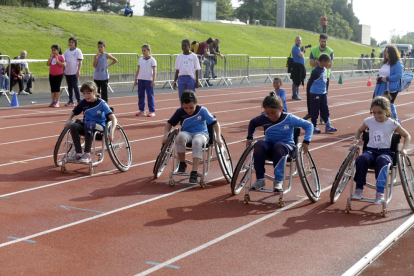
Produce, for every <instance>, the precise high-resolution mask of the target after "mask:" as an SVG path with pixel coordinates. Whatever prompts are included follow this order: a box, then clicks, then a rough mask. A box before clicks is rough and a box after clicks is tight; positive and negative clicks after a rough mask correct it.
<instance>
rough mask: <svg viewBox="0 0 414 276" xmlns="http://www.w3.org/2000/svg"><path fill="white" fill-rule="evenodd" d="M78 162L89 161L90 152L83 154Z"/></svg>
mask: <svg viewBox="0 0 414 276" xmlns="http://www.w3.org/2000/svg"><path fill="white" fill-rule="evenodd" d="M79 162H81V163H89V162H91V154H90V153H85V154H83V155H82V157H81V158H80V159H79Z"/></svg>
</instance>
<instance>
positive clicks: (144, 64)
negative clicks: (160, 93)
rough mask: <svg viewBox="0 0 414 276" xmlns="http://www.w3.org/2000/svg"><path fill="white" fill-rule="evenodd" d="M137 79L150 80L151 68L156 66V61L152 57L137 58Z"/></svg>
mask: <svg viewBox="0 0 414 276" xmlns="http://www.w3.org/2000/svg"><path fill="white" fill-rule="evenodd" d="M138 67H139V72H138V77H137V79H138V80H149V81H152V68H153V67H157V61H156V60H155V59H154V58H150V59H144V58H140V59H139V60H138Z"/></svg>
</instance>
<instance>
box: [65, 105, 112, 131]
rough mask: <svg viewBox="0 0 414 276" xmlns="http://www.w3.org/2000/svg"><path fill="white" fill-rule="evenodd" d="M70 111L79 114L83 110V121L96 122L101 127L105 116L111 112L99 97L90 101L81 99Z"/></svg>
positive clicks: (104, 121) (103, 124)
mask: <svg viewBox="0 0 414 276" xmlns="http://www.w3.org/2000/svg"><path fill="white" fill-rule="evenodd" d="M72 111H73V113H74V114H75V115H79V114H81V113H82V112H83V114H84V119H83V122H84V123H86V122H96V123H97V124H99V125H101V126H103V127H105V123H106V116H108V115H109V114H112V113H113V112H112V110H111V109H110V108H109V106H108V104H107V103H106V102H105V101H104V100H102V99H100V98H97V99H96V101H94V102H92V103H90V102H87V101H86V100H85V99H83V100H81V101H80V102H79V103H78V105H77V106H76V107H75V108H74V109H73V110H72Z"/></svg>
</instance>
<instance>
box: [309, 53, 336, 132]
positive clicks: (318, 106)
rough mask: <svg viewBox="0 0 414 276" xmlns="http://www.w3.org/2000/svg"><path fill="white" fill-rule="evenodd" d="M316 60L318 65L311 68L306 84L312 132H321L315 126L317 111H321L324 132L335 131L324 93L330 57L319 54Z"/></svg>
mask: <svg viewBox="0 0 414 276" xmlns="http://www.w3.org/2000/svg"><path fill="white" fill-rule="evenodd" d="M318 60H319V65H318V67H316V68H315V69H313V71H312V74H311V77H310V78H309V81H308V85H310V108H311V116H312V124H313V132H314V133H321V131H320V129H319V128H318V127H317V126H316V123H317V121H318V117H319V112H320V113H321V119H322V120H323V121H324V122H326V123H325V132H335V131H337V129H336V128H334V127H332V126H331V121H330V119H329V107H328V97H327V94H326V82H327V76H328V74H327V70H326V67H327V66H328V64H329V62H330V61H331V57H330V56H329V55H328V54H321V55H320V56H319V59H318Z"/></svg>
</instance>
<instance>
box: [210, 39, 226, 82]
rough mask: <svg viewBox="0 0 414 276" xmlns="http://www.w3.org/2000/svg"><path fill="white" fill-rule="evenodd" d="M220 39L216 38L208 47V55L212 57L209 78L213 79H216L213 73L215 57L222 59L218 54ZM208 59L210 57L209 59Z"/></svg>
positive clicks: (215, 62)
mask: <svg viewBox="0 0 414 276" xmlns="http://www.w3.org/2000/svg"><path fill="white" fill-rule="evenodd" d="M219 44H220V39H218V38H216V39H215V40H214V42H213V44H211V45H210V55H214V56H212V57H211V61H212V62H213V64H212V65H211V77H212V78H213V79H215V78H217V76H216V74H215V73H214V66H215V65H216V64H217V56H219V57H221V58H222V59H223V58H224V57H223V55H222V54H220V46H219ZM209 59H210V57H209Z"/></svg>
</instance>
